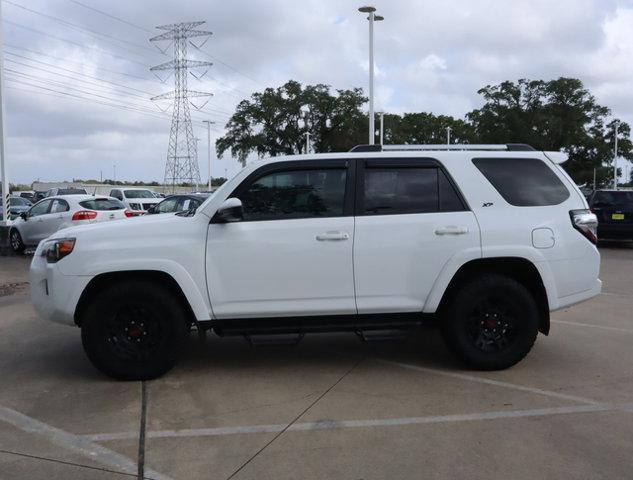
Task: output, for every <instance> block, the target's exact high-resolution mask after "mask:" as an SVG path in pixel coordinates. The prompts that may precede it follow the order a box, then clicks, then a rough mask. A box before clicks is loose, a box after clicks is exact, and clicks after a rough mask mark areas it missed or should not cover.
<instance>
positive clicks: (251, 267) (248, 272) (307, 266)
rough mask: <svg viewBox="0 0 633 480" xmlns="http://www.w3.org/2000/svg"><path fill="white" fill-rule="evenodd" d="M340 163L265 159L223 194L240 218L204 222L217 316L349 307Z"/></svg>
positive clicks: (350, 227)
mask: <svg viewBox="0 0 633 480" xmlns="http://www.w3.org/2000/svg"><path fill="white" fill-rule="evenodd" d="M350 172H351V169H349V168H348V165H347V162H345V161H343V160H341V161H338V160H336V161H330V160H321V161H318V162H312V161H298V162H279V163H275V164H269V165H266V166H264V167H261V168H260V169H258V170H256V171H255V172H254V173H253V174H251V175H250V176H249V177H247V178H246V179H245V180H244V182H242V184H241V185H240V186H239V187H238V188H237V189H236V190H235V191H234V192H232V194H231V195H230V197H236V198H239V199H240V200H241V201H242V204H243V209H244V218H243V220H242V221H240V222H234V223H213V221H212V223H210V224H209V234H208V239H207V260H206V267H207V282H208V288H209V296H210V298H211V303H212V305H213V313H214V315H215V316H216V317H217V318H220V319H225V318H247V317H251V318H252V317H274V316H280V317H289V316H299V315H317V314H320V315H326V314H332V315H334V314H353V313H356V304H355V301H354V275H353V270H352V245H353V242H354V217H353V211H352V206H353V199H352V198H351V195H352V191H353V188H351V186H352V178H351V174H350Z"/></svg>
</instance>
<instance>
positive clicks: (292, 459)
mask: <svg viewBox="0 0 633 480" xmlns="http://www.w3.org/2000/svg"><path fill="white" fill-rule="evenodd" d="M601 251H602V255H603V262H602V273H601V278H602V279H603V281H604V293H603V294H601V295H600V296H598V297H596V298H595V299H592V300H591V301H589V302H586V303H583V304H580V305H577V306H574V307H571V308H568V309H565V310H563V311H559V312H555V313H554V314H553V323H552V331H551V334H550V336H549V337H543V336H539V338H538V340H537V343H536V345H535V347H534V349H533V351H532V352H531V354H530V355H529V356H528V358H527V359H526V360H524V361H523V362H521V363H520V364H519V365H517V366H515V367H514V368H512V369H509V370H506V371H502V372H486V373H482V372H472V371H468V370H464V369H463V368H462V367H461V366H460V365H459V364H457V363H456V362H455V361H454V360H453V359H452V358H451V357H450V355H449V354H448V353H447V352H446V350H445V347H444V345H443V343H442V341H441V338H440V337H439V335H438V333H437V332H436V331H434V330H432V329H429V330H424V331H421V332H420V333H419V334H417V335H415V336H413V337H409V338H406V339H402V340H394V341H388V342H382V343H379V344H366V343H362V342H359V341H358V340H357V339H356V337H354V336H353V335H351V334H336V335H312V336H307V337H306V338H305V339H304V341H303V342H302V343H300V344H299V345H277V346H258V347H251V346H250V345H248V344H247V343H246V342H245V341H243V340H241V339H218V338H215V337H212V336H210V335H209V336H208V337H206V338H205V337H199V336H198V335H197V334H195V333H194V334H192V339H191V340H192V342H191V347H190V348H189V350H188V352H187V355H186V356H185V358H184V359H183V361H182V362H181V363H180V364H179V366H177V367H176V368H175V369H174V370H173V371H171V372H170V373H169V374H167V375H165V376H164V377H163V378H161V379H159V380H155V381H151V382H144V383H141V382H117V381H113V380H110V379H108V378H106V377H104V376H102V375H101V374H99V373H98V372H97V371H95V370H94V369H93V367H92V366H91V365H90V364H89V363H88V361H87V359H86V358H85V356H84V354H83V351H82V349H81V343H80V336H79V333H80V332H79V330H78V329H76V328H71V327H64V326H60V325H55V324H51V323H46V322H44V321H42V320H39V319H38V318H37V317H36V316H35V313H34V311H33V309H32V307H31V306H30V305H29V299H28V285H27V284H26V283H25V282H26V281H27V269H28V261H29V259H28V258H25V257H0V286H2V287H1V288H0V332H2V335H0V378H1V379H2V388H0V479H14V478H28V479H51V478H55V479H56V478H60V479H75V478H76V479H115V478H121V479H124V478H137V477H139V476H145V477H146V478H156V479H170V478H171V479H199V478H205V479H207V478H208V479H230V478H235V479H282V478H284V479H285V478H292V479H297V478H301V479H325V478H327V479H353V480H358V479H385V478H389V479H411V478H424V479H447V478H451V479H459V478H463V479H469V480H473V479H487V480H488V479H551V478H565V479H592V480H593V479H628V478H631V472H633V433H632V432H633V367H632V365H633V348H631V347H632V345H633V313H632V312H633V297H632V296H631V291H632V287H633V278H632V276H631V273H632V272H633V246H631V245H626V244H609V245H605V246H603V247H602V248H601ZM7 285H10V286H7Z"/></svg>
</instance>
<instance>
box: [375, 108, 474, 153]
mask: <svg viewBox="0 0 633 480" xmlns="http://www.w3.org/2000/svg"><path fill="white" fill-rule="evenodd" d="M384 122H385V129H384V130H385V132H384V137H385V138H384V142H385V144H413V145H415V144H438V143H439V144H444V143H446V141H447V127H451V143H473V142H474V141H476V137H475V130H474V128H473V127H472V126H471V125H470V124H468V123H466V122H465V121H464V120H460V119H455V118H453V117H450V116H447V115H437V116H436V115H433V114H432V113H425V112H423V113H405V114H404V115H402V116H400V115H385V117H384Z"/></svg>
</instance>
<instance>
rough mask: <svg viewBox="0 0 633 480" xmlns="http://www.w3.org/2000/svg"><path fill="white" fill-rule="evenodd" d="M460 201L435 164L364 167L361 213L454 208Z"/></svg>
mask: <svg viewBox="0 0 633 480" xmlns="http://www.w3.org/2000/svg"><path fill="white" fill-rule="evenodd" d="M462 210H465V207H464V204H463V202H462V200H461V199H460V197H459V195H458V194H457V192H456V191H455V189H454V188H453V185H452V184H451V182H450V181H449V180H448V178H447V177H446V174H445V173H444V172H443V171H442V170H440V169H438V168H435V167H424V168H419V167H379V168H376V167H368V168H366V169H365V185H364V207H363V210H362V211H361V214H364V215H396V214H402V213H432V212H455V211H462Z"/></svg>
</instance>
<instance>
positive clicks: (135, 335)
mask: <svg viewBox="0 0 633 480" xmlns="http://www.w3.org/2000/svg"><path fill="white" fill-rule="evenodd" d="M79 321H80V325H81V340H82V344H83V347H84V351H85V352H86V355H87V356H88V359H89V360H90V361H91V362H92V364H93V365H94V366H95V367H96V368H97V369H98V370H100V371H101V372H103V373H105V374H106V375H108V376H110V377H113V378H116V379H120V380H150V379H153V378H157V377H160V376H161V375H163V374H164V373H166V372H168V371H169V370H170V369H171V368H172V367H173V366H174V365H175V364H176V362H177V361H178V358H179V357H180V354H181V353H182V351H183V347H184V345H185V343H186V340H187V338H188V333H189V325H190V323H191V322H190V319H189V318H188V315H187V314H186V312H185V310H184V308H183V305H182V303H181V302H180V301H179V300H178V298H177V297H176V296H175V295H174V294H173V291H171V290H170V289H169V288H168V287H166V286H164V285H161V284H160V283H156V282H151V281H147V280H130V281H123V282H118V283H116V284H114V285H112V286H110V287H108V288H106V289H105V290H103V291H100V292H99V293H97V294H96V295H95V296H94V297H93V298H91V299H90V301H89V304H88V306H87V307H86V308H85V309H84V311H83V313H82V315H81V318H80V319H79Z"/></svg>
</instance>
